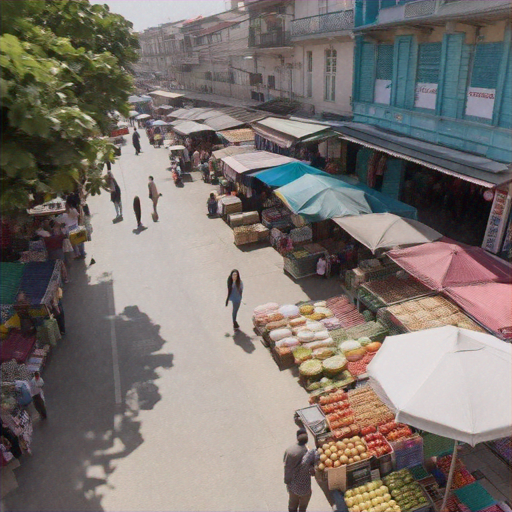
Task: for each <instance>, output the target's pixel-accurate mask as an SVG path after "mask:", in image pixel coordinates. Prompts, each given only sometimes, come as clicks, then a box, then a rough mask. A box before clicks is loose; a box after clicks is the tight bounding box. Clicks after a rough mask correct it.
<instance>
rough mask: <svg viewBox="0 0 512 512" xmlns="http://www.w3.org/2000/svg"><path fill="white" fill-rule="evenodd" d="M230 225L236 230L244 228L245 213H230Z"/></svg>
mask: <svg viewBox="0 0 512 512" xmlns="http://www.w3.org/2000/svg"><path fill="white" fill-rule="evenodd" d="M227 219H228V224H229V225H230V226H231V227H232V228H236V227H238V226H242V225H243V224H244V214H243V213H230V214H229V215H228V217H227Z"/></svg>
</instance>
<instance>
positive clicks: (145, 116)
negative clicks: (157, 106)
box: [135, 114, 151, 120]
mask: <svg viewBox="0 0 512 512" xmlns="http://www.w3.org/2000/svg"><path fill="white" fill-rule="evenodd" d="M150 117H151V116H150V115H149V114H139V115H138V116H137V117H136V118H135V119H137V120H141V119H149V118H150Z"/></svg>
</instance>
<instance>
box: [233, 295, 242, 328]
mask: <svg viewBox="0 0 512 512" xmlns="http://www.w3.org/2000/svg"><path fill="white" fill-rule="evenodd" d="M231 302H232V303H233V323H235V322H236V315H237V314H238V310H239V309H240V303H241V301H240V300H236V301H235V300H232V301H231Z"/></svg>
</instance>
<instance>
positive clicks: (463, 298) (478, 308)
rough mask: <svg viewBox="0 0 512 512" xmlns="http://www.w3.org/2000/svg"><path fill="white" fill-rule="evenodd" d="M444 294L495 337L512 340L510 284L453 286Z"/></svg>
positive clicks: (511, 292) (511, 288) (511, 293)
mask: <svg viewBox="0 0 512 512" xmlns="http://www.w3.org/2000/svg"><path fill="white" fill-rule="evenodd" d="M444 294H445V295H446V296H447V297H449V298H450V299H451V300H452V301H454V302H455V303H456V304H457V305H458V306H460V307H461V308H462V309H463V310H464V311H465V312H466V313H467V314H468V315H470V316H471V317H472V318H473V319H475V320H476V321H477V322H478V323H479V324H480V325H483V326H484V327H485V328H486V329H487V330H489V331H490V332H492V333H493V334H494V335H495V336H498V337H499V338H501V339H504V340H511V339H512V307H511V306H512V284H510V283H483V284H474V285H468V286H454V287H449V288H446V289H445V290H444Z"/></svg>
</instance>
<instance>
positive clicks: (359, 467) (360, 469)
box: [324, 458, 372, 492]
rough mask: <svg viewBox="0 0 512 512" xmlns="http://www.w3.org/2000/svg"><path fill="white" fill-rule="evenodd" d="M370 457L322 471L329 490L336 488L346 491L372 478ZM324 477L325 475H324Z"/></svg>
mask: <svg viewBox="0 0 512 512" xmlns="http://www.w3.org/2000/svg"><path fill="white" fill-rule="evenodd" d="M371 460H372V459H371V458H370V459H366V460H361V461H359V462H354V463H353V464H347V465H343V466H340V467H338V468H329V469H327V470H326V471H324V473H325V474H326V478H327V485H328V487H329V490H330V491H332V490H334V489H338V490H340V491H343V492H344V491H346V490H347V489H350V488H352V487H358V486H359V485H363V484H365V483H367V482H370V481H371V479H372V472H371V466H372V463H371ZM324 478H325V477H324Z"/></svg>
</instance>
